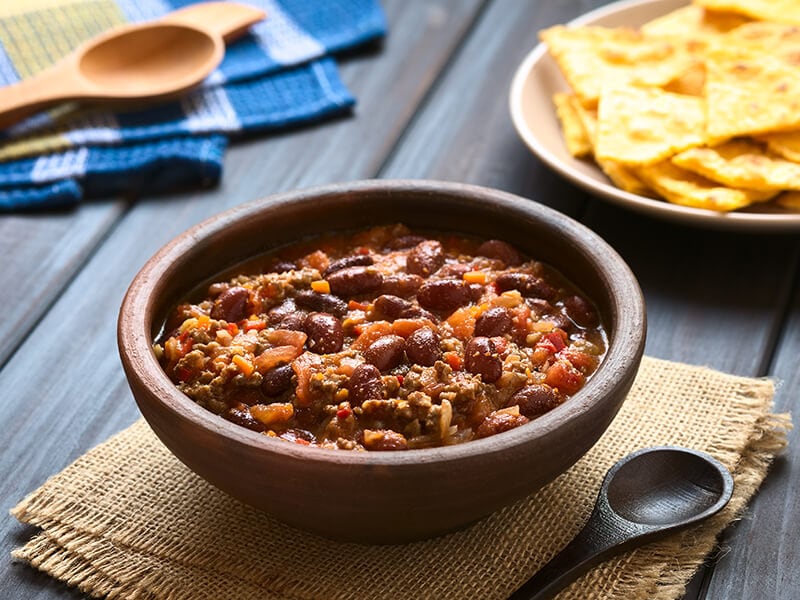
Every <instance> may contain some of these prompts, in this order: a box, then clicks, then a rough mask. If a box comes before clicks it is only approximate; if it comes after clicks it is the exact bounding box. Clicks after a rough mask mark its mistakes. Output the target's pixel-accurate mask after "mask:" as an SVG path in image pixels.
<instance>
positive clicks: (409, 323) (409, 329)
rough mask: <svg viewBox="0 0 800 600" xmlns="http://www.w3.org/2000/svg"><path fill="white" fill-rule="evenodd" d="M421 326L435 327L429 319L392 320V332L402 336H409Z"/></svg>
mask: <svg viewBox="0 0 800 600" xmlns="http://www.w3.org/2000/svg"><path fill="white" fill-rule="evenodd" d="M420 327H430V328H431V329H433V328H434V324H433V323H431V322H430V321H429V320H428V319H395V320H394V321H393V322H392V333H394V334H395V335H399V336H400V337H402V338H407V337H408V336H410V335H411V334H412V333H414V332H415V331H416V330H417V329H419V328H420Z"/></svg>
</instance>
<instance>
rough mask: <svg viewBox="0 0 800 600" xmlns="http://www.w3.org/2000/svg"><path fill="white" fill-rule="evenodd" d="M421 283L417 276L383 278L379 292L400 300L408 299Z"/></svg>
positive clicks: (402, 275) (420, 278) (421, 280)
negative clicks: (397, 297)
mask: <svg viewBox="0 0 800 600" xmlns="http://www.w3.org/2000/svg"><path fill="white" fill-rule="evenodd" d="M422 283H423V279H422V277H420V276H419V275H405V274H399V275H391V276H389V277H384V278H383V283H382V284H381V292H383V293H384V294H390V295H392V296H399V297H400V298H408V297H410V296H413V295H414V294H416V293H417V290H418V289H419V288H420V286H421V285H422Z"/></svg>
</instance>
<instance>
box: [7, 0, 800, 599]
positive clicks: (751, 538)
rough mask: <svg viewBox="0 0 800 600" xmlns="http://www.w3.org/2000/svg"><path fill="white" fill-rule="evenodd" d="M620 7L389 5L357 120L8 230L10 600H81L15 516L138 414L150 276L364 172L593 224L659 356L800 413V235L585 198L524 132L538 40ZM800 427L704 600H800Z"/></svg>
mask: <svg viewBox="0 0 800 600" xmlns="http://www.w3.org/2000/svg"><path fill="white" fill-rule="evenodd" d="M601 4H604V2H602V1H597V0H595V1H591V0H539V1H532V2H521V1H516V0H494V1H490V0H486V1H482V0H433V1H428V2H405V1H403V0H386V1H385V3H384V6H385V8H386V11H387V16H388V20H389V26H390V34H389V36H388V37H387V39H386V40H385V41H384V42H383V43H381V44H377V45H375V46H374V47H373V48H370V49H368V50H367V51H366V52H358V53H353V54H352V55H350V56H346V57H343V58H342V60H341V70H342V76H343V78H344V80H345V83H346V84H347V85H348V86H349V87H350V89H351V90H352V91H353V92H354V94H355V95H356V97H357V98H358V106H357V107H356V109H355V111H354V113H353V114H352V115H351V116H347V117H344V118H340V119H336V120H333V121H328V122H326V123H322V124H318V125H314V126H310V127H304V128H299V129H294V130H291V131H285V132H281V133H279V134H273V135H269V136H263V137H253V138H248V139H242V140H237V141H236V142H235V143H234V144H233V145H232V147H231V148H230V150H229V151H228V154H227V157H226V160H225V170H224V177H223V181H222V182H221V184H220V185H219V187H218V188H215V189H211V190H193V191H186V192H182V193H176V194H171V195H168V196H161V197H142V198H136V199H119V198H108V199H102V200H96V201H92V202H87V203H85V204H83V205H82V206H81V207H80V208H78V209H76V210H71V211H66V212H53V213H45V214H23V215H6V216H3V217H2V218H0V253H1V254H2V256H3V257H5V258H4V266H3V269H2V271H0V306H2V311H3V313H4V314H3V318H2V319H0V396H1V397H2V400H1V401H0V423H3V427H2V447H3V452H2V454H1V455H0V503H2V504H1V505H0V510H2V513H3V514H5V515H6V516H5V518H3V519H2V523H1V524H2V535H0V554H2V555H3V556H5V558H4V559H3V560H0V596H2V597H3V598H9V599H12V598H13V599H22V598H25V599H34V598H36V599H40V598H65V597H67V598H69V597H75V598H80V597H81V595H80V594H79V593H78V592H76V591H74V590H72V589H70V588H67V587H66V586H65V585H63V584H61V583H59V582H56V581H54V580H51V579H50V578H49V577H47V576H45V575H43V574H41V573H39V572H38V571H36V570H34V569H32V568H30V567H28V566H27V565H24V564H21V563H17V562H14V561H11V560H10V559H9V558H8V557H9V552H10V551H11V550H12V548H14V547H16V546H19V545H21V544H22V543H24V542H25V541H26V540H27V539H28V538H29V537H30V536H31V534H32V533H33V531H34V530H33V529H32V528H30V527H27V526H23V525H20V524H19V523H18V522H17V521H16V520H14V519H13V518H12V517H10V516H9V515H8V510H9V509H10V508H11V507H12V506H13V505H14V504H16V502H17V501H19V500H20V499H21V498H22V497H24V496H25V495H26V494H27V493H29V492H30V491H32V490H33V489H35V488H36V487H37V486H39V485H40V484H41V483H42V482H44V480H45V479H46V478H47V477H49V476H50V475H53V474H55V473H57V472H58V471H60V470H61V469H62V468H63V467H65V466H66V465H68V464H69V463H70V462H72V461H73V460H74V459H76V458H77V457H78V456H80V455H81V454H83V453H84V452H86V451H87V450H88V449H89V448H91V447H93V446H95V445H97V444H99V443H100V442H102V441H104V440H105V439H107V438H108V437H109V436H110V435H112V434H114V433H116V432H117V431H119V430H121V429H123V428H124V427H126V426H128V425H129V424H131V423H132V422H133V421H134V420H135V419H136V418H137V417H138V411H137V408H136V406H135V404H134V401H133V398H132V396H131V394H130V392H129V390H128V387H127V384H126V381H125V378H124V375H123V372H122V368H121V365H120V362H119V358H118V354H117V349H116V337H115V327H116V317H117V310H118V308H119V305H120V301H121V299H122V296H123V294H124V292H125V290H126V288H127V286H128V284H129V282H130V281H131V279H132V278H133V276H134V274H135V273H136V272H137V271H138V270H139V268H140V267H141V266H142V265H143V264H144V262H145V261H146V260H147V258H149V257H150V256H151V255H152V254H153V253H154V252H155V251H156V250H157V249H158V248H159V247H160V246H161V245H163V244H164V243H165V242H167V241H168V240H169V239H171V238H172V237H174V236H175V235H177V234H178V233H180V232H182V231H183V230H185V229H187V228H188V227H190V226H191V225H194V224H195V223H197V222H199V221H201V220H203V219H204V218H206V217H208V216H211V215H213V214H216V213H218V212H220V211H222V210H225V209H227V208H230V207H233V206H236V205H238V204H241V203H243V202H246V201H249V200H253V199H256V198H259V197H262V196H265V195H268V194H271V193H274V192H279V191H285V190H290V189H297V188H303V187H308V186H311V185H316V184H322V183H330V182H338V181H348V180H355V179H365V178H427V179H440V180H449V181H460V182H466V183H473V184H479V185H485V186H491V187H495V188H499V189H502V190H506V191H509V192H512V193H516V194H519V195H521V196H524V197H526V198H530V199H532V200H536V201H538V202H541V203H543V204H546V205H549V206H551V207H554V208H556V209H557V210H559V211H561V212H564V213H566V214H568V215H570V216H572V217H574V218H575V219H578V220H580V221H581V222H583V223H584V224H586V225H587V226H589V227H590V228H592V229H593V230H595V231H596V232H598V233H599V234H600V235H601V236H602V237H603V238H604V239H605V240H607V241H608V242H609V243H610V244H611V245H612V246H613V247H614V248H616V249H617V251H618V252H619V253H620V254H621V255H622V256H623V258H624V259H625V260H626V261H627V262H628V264H629V265H630V266H631V268H632V269H633V271H634V273H635V274H636V276H637V277H638V279H639V282H640V284H641V286H642V289H643V291H644V295H645V299H646V303H647V310H648V320H649V330H648V340H647V346H646V353H647V354H649V355H651V356H655V357H660V358H665V359H670V360H675V361H682V362H687V363H694V364H702V365H708V366H710V367H713V368H716V369H719V370H721V371H725V372H729V373H735V374H738V375H744V376H752V377H761V376H769V377H773V378H775V379H776V380H777V381H779V385H778V388H777V394H776V410H777V411H781V412H782V411H790V410H791V409H792V408H793V404H797V405H800V397H799V396H798V390H800V369H798V368H797V365H798V359H797V357H798V356H799V355H800V277H798V273H799V272H800V244H799V243H798V241H800V235H798V234H791V233H790V234H765V233H756V232H754V233H749V232H747V233H742V232H738V233H733V232H724V231H714V230H707V229H700V228H697V227H694V226H688V225H680V224H674V223H669V222H664V221H660V220H655V219H653V218H652V217H646V216H643V215H639V214H636V213H634V212H630V211H629V210H626V209H623V208H620V207H616V206H613V205H610V204H609V203H607V202H605V201H602V200H600V199H597V198H593V197H591V196H589V195H587V194H586V193H585V192H583V191H581V190H579V189H578V188H576V187H574V186H572V185H570V184H569V183H568V182H566V181H564V180H563V179H561V178H560V177H559V176H557V175H556V174H554V173H553V172H551V171H550V170H549V169H548V168H547V167H546V166H545V165H544V164H543V163H541V162H540V161H539V160H537V159H536V158H535V157H534V156H533V155H531V153H530V152H529V151H528V150H527V149H526V147H525V146H524V145H523V143H522V142H521V140H520V138H519V137H518V136H517V134H516V132H515V131H514V129H513V127H512V124H511V119H510V116H509V110H508V90H509V85H510V82H511V78H512V76H513V73H514V71H515V69H516V67H517V66H518V65H519V63H520V62H521V61H522V59H523V58H524V56H525V55H526V54H527V53H528V52H529V51H530V50H531V48H532V47H533V46H534V45H535V44H536V42H537V32H538V31H539V30H540V29H542V28H544V27H547V26H550V25H553V24H556V23H562V22H566V21H568V20H570V19H572V18H574V17H576V16H578V15H579V14H581V13H584V12H586V11H588V10H591V9H593V8H595V7H597V6H599V5H601ZM796 437H797V433H793V434H791V433H790V444H789V446H788V448H787V450H786V451H785V452H784V454H783V456H782V457H781V458H779V459H778V460H777V461H776V462H775V464H774V465H773V467H772V470H771V473H770V475H769V477H768V478H767V480H766V481H765V483H764V485H763V486H762V488H761V490H760V492H759V493H758V496H757V497H756V498H755V499H754V500H753V502H752V503H751V505H750V507H749V509H748V510H747V512H746V514H745V515H744V518H743V519H741V520H740V521H739V522H737V523H736V524H735V525H734V526H732V527H731V528H729V529H728V530H727V531H726V532H725V533H724V535H723V536H722V538H721V546H722V548H723V549H724V551H723V552H721V553H719V556H717V557H716V558H715V559H713V564H710V565H709V566H708V567H706V568H704V569H703V570H702V571H701V572H700V573H699V574H698V575H697V576H696V577H695V578H694V579H693V580H692V581H691V582H690V584H689V587H688V591H687V594H686V597H687V598H715V599H717V598H725V599H733V598H746V599H756V598H758V599H760V598H771V599H786V600H789V599H790V598H797V594H798V590H800V553H799V552H798V546H797V541H796V539H797V538H796V532H797V522H798V521H800V500H798V498H800V462H798V458H800V449H798V444H797V443H796V441H797V440H796V439H795V438H796Z"/></svg>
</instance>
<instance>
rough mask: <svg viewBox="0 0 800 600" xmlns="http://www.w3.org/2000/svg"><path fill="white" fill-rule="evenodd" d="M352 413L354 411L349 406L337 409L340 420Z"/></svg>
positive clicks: (337, 416)
mask: <svg viewBox="0 0 800 600" xmlns="http://www.w3.org/2000/svg"><path fill="white" fill-rule="evenodd" d="M352 414H353V411H351V410H350V409H349V408H347V407H345V408H340V409H339V410H337V411H336V418H337V419H339V420H340V421H343V420H344V419H346V418H347V417H349V416H350V415H352Z"/></svg>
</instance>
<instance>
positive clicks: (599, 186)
mask: <svg viewBox="0 0 800 600" xmlns="http://www.w3.org/2000/svg"><path fill="white" fill-rule="evenodd" d="M688 3H689V1H688V0H686V1H680V0H619V1H617V2H612V3H610V4H607V5H605V6H601V7H598V8H596V9H594V10H592V11H589V12H587V13H584V14H582V15H580V16H578V17H577V18H575V19H572V20H571V21H569V22H568V23H567V24H566V25H567V26H571V27H576V26H582V25H587V24H591V23H595V22H597V21H599V20H601V19H604V18H607V17H611V16H616V15H624V13H626V12H629V11H631V10H633V9H637V8H639V7H642V6H645V5H661V4H669V5H677V6H682V5H685V4H688ZM547 60H552V58H551V57H550V56H549V54H548V51H547V47H546V45H545V44H544V43H542V42H540V43H538V44H537V45H536V46H535V47H534V48H533V49H532V50H531V51H530V52H528V54H527V55H526V56H525V58H524V59H523V60H522V62H521V63H520V65H519V67H518V68H517V69H516V71H515V73H514V76H513V78H512V81H511V87H510V93H509V110H510V112H511V120H512V122H513V125H514V128H515V129H516V131H517V134H518V135H519V136H520V138H522V141H523V142H524V143H525V145H526V146H527V147H528V149H529V150H530V151H531V152H533V154H534V155H536V156H537V157H538V158H539V159H540V160H542V161H543V162H544V163H545V164H547V165H548V166H549V167H550V168H551V169H552V170H554V171H556V172H557V173H558V174H559V175H561V176H562V177H564V178H565V179H567V180H569V181H570V182H571V183H573V184H575V185H577V186H579V187H581V188H583V189H584V190H585V191H587V192H589V193H591V194H592V195H593V196H595V197H599V198H601V199H605V200H608V201H610V202H611V203H613V204H615V205H617V206H621V207H623V208H628V209H631V210H634V211H636V212H638V213H640V214H645V215H647V216H650V217H654V218H662V219H666V220H670V221H673V222H679V223H683V224H691V225H699V226H703V227H710V228H717V229H728V230H739V231H750V232H759V231H761V232H791V233H796V232H798V231H800V213H797V214H773V213H758V212H736V211H734V212H729V213H720V212H717V211H713V210H707V209H702V208H693V207H688V206H681V205H678V204H673V203H670V202H667V201H666V200H658V199H654V198H647V197H645V196H639V195H638V194H632V193H630V192H626V191H624V190H622V189H620V188H617V187H616V186H614V185H613V184H612V183H611V182H610V181H608V180H605V181H602V180H600V179H596V178H594V177H592V176H590V175H587V174H585V173H583V172H581V171H579V170H578V169H577V168H576V165H577V164H578V163H579V159H575V158H571V160H569V161H564V160H562V159H561V158H560V157H559V156H557V155H556V154H554V153H553V152H552V151H551V150H550V147H549V146H548V145H547V144H545V143H543V141H542V140H541V139H540V137H539V136H537V135H536V133H535V132H533V131H531V129H530V128H529V127H528V123H527V121H526V119H525V117H524V116H523V110H522V99H523V91H524V88H525V84H526V83H527V81H528V79H529V78H530V77H531V76H532V75H533V74H534V73H536V70H537V68H538V69H541V68H544V67H543V66H542V65H544V64H545V61H547ZM549 118H552V119H556V115H555V111H554V110H553V111H552V112H551V113H550V115H549ZM597 172H598V174H599V175H601V176H602V177H603V178H604V179H605V175H604V174H602V172H601V171H600V170H599V168H598V169H597Z"/></svg>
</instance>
